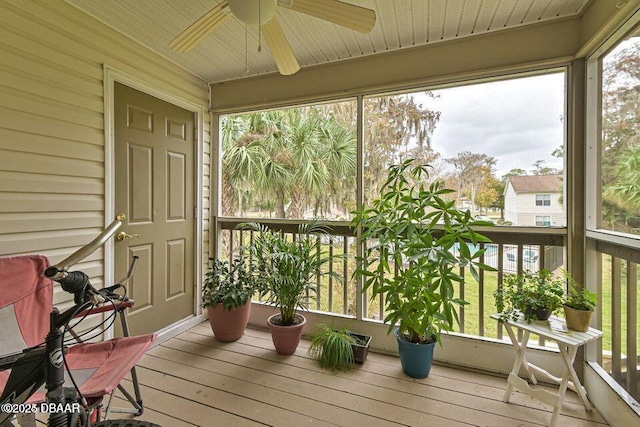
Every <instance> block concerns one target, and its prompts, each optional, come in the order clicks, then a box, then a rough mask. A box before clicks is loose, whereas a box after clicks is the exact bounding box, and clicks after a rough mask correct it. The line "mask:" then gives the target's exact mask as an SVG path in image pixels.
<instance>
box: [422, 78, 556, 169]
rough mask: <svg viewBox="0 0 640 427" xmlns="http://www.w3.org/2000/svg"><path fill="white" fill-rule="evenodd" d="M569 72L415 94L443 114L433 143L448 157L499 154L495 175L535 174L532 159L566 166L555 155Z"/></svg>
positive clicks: (549, 164) (553, 165)
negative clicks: (516, 171)
mask: <svg viewBox="0 0 640 427" xmlns="http://www.w3.org/2000/svg"><path fill="white" fill-rule="evenodd" d="M564 92H565V76H564V73H554V74H545V75H540V76H534V77H524V78H518V79H512V80H502V81H497V82H491V83H479V84H474V85H468V86H458V87H455V88H447V89H441V90H437V91H434V93H435V94H437V95H439V96H438V97H437V98H436V99H433V98H430V97H427V96H424V95H423V94H421V93H420V94H416V95H415V99H416V101H417V102H419V103H422V104H423V106H425V107H427V108H429V109H433V110H437V111H440V112H441V116H440V121H439V122H438V124H437V126H436V129H435V131H434V133H433V139H432V146H433V148H434V149H435V150H436V151H438V152H440V154H441V156H442V157H443V158H450V157H455V156H456V154H457V153H459V152H461V151H465V150H468V151H471V152H473V153H482V154H487V155H489V156H493V157H495V158H496V159H497V160H498V161H497V165H496V177H498V178H500V177H501V176H502V175H504V174H506V173H507V172H509V171H510V170H511V169H514V168H521V169H524V170H526V171H527V172H528V173H529V174H531V170H533V169H534V167H533V163H534V162H535V161H537V160H544V161H545V163H544V165H543V166H548V167H553V168H557V169H563V161H562V159H558V158H556V157H553V156H552V155H551V153H552V152H553V151H554V150H555V149H557V148H559V147H561V146H562V145H563V143H564V129H563V116H564V110H565V95H564Z"/></svg>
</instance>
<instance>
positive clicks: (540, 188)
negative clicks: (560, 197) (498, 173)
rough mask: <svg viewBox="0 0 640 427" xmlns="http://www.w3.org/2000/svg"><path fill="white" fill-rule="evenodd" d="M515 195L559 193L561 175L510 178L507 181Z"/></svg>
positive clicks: (560, 189)
mask: <svg viewBox="0 0 640 427" xmlns="http://www.w3.org/2000/svg"><path fill="white" fill-rule="evenodd" d="M508 182H509V183H510V184H511V186H512V187H513V190H514V191H515V192H516V193H541V192H544V193H560V192H561V191H562V175H525V176H510V177H509V181H508Z"/></svg>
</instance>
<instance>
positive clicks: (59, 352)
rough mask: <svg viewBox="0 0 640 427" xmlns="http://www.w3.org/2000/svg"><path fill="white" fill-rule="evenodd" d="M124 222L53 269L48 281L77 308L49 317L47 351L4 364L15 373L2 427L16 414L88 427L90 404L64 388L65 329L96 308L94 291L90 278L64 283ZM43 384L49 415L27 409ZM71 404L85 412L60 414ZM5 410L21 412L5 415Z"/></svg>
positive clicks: (28, 352)
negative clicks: (40, 415)
mask: <svg viewBox="0 0 640 427" xmlns="http://www.w3.org/2000/svg"><path fill="white" fill-rule="evenodd" d="M123 219H124V217H120V216H119V217H118V219H117V220H115V221H113V222H112V223H111V224H110V225H109V226H108V227H107V228H106V229H105V230H103V231H102V233H100V235H98V237H96V238H95V239H94V240H92V241H91V242H90V243H88V244H87V245H85V246H83V247H82V248H80V249H79V250H77V251H76V252H74V253H73V254H72V255H70V256H69V257H67V258H66V259H65V260H63V261H61V262H60V263H58V264H57V265H55V266H52V267H50V268H49V269H47V271H46V272H45V275H46V276H47V277H49V278H51V279H53V280H56V281H59V282H61V283H62V285H63V286H62V287H63V289H65V290H67V291H69V292H72V293H73V294H74V301H75V302H76V304H75V305H74V306H73V307H71V308H70V309H68V310H66V311H65V312H63V313H60V312H59V310H58V309H57V308H55V307H54V308H53V310H52V311H51V313H50V315H49V324H50V326H49V333H48V334H47V337H46V340H45V343H44V347H42V346H40V347H36V348H30V349H25V350H24V352H23V354H22V356H19V355H18V358H17V360H15V357H11V359H12V360H11V361H9V362H4V363H0V368H1V369H3V370H4V369H11V374H10V375H9V379H8V381H7V384H6V386H5V389H4V391H3V393H2V396H0V405H2V412H0V424H2V423H4V422H5V421H7V420H9V419H10V418H11V417H12V416H13V413H15V412H21V413H35V412H48V413H49V425H50V426H61V427H62V426H67V425H69V426H77V425H79V424H78V422H80V423H81V424H80V425H83V426H84V425H86V422H87V412H86V409H88V406H87V402H86V401H83V402H80V399H79V395H78V393H77V391H76V389H75V388H72V387H63V384H64V380H65V378H64V372H65V363H64V353H65V352H66V349H65V346H64V331H63V329H64V328H65V327H66V325H67V324H68V323H69V321H70V320H71V319H72V318H73V317H74V316H75V315H76V314H77V313H80V312H82V311H83V310H85V309H88V308H90V307H92V306H93V304H92V303H91V302H88V301H86V300H87V296H88V293H89V292H90V289H91V288H92V287H91V286H90V284H89V281H88V278H86V283H81V282H82V280H80V281H78V280H77V279H75V283H72V284H71V287H69V286H67V287H65V283H64V282H65V279H67V278H68V279H70V280H71V282H73V281H74V279H73V277H69V276H70V275H69V273H68V269H69V268H70V267H71V266H73V265H74V264H76V263H77V262H79V261H81V260H82V259H84V258H85V257H87V256H88V255H90V254H91V253H93V252H94V251H95V250H96V249H98V248H99V247H101V246H102V245H104V243H105V242H106V241H107V240H108V239H109V238H110V237H111V236H112V235H113V234H114V233H115V232H116V231H117V229H118V228H119V227H120V226H121V225H122V221H123ZM132 271H133V268H131V269H130V273H129V275H131V273H132ZM73 274H74V273H71V275H73ZM80 274H84V273H80ZM85 277H86V275H85ZM129 278H130V277H129ZM43 384H44V385H45V388H46V405H47V406H42V405H40V406H39V408H43V409H45V411H36V409H39V408H38V407H36V406H35V405H25V402H26V401H27V400H28V399H29V397H31V396H32V395H33V394H34V393H35V392H37V391H38V389H39V388H40V387H41V386H42V385H43ZM69 402H72V403H80V405H78V406H75V405H74V408H78V409H80V408H82V409H80V410H78V411H72V412H68V411H58V410H57V409H60V408H62V409H64V408H65V407H66V404H67V403H69ZM7 405H9V406H7ZM5 408H6V409H21V410H20V411H18V410H12V411H5ZM22 409H23V410H22Z"/></svg>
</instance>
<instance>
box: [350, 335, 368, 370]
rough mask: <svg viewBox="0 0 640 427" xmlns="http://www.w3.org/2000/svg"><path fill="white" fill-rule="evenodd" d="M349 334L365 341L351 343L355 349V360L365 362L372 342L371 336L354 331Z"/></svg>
mask: <svg viewBox="0 0 640 427" xmlns="http://www.w3.org/2000/svg"><path fill="white" fill-rule="evenodd" d="M349 335H351V336H352V337H354V338H355V339H356V340H357V341H358V342H359V343H363V344H352V345H351V348H352V349H353V360H354V361H355V362H356V363H359V364H363V363H364V361H365V359H366V358H367V354H369V345H370V344H371V336H369V335H361V334H356V333H353V332H349Z"/></svg>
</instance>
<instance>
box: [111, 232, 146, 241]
mask: <svg viewBox="0 0 640 427" xmlns="http://www.w3.org/2000/svg"><path fill="white" fill-rule="evenodd" d="M132 237H140V235H139V234H128V233H127V232H126V231H121V232H119V233H118V234H116V240H117V241H118V242H122V241H123V240H127V239H130V238H132Z"/></svg>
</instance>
